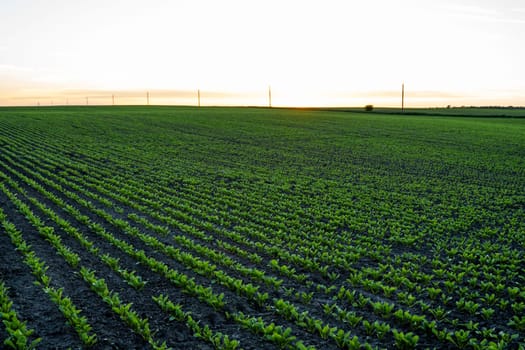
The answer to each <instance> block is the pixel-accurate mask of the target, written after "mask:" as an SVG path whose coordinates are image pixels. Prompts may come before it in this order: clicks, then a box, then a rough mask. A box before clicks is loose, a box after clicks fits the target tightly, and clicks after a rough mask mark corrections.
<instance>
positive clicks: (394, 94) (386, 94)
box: [345, 89, 468, 100]
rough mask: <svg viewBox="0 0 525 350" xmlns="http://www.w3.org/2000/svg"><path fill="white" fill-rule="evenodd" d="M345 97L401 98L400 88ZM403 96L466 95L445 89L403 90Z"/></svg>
mask: <svg viewBox="0 0 525 350" xmlns="http://www.w3.org/2000/svg"><path fill="white" fill-rule="evenodd" d="M345 96H347V97H358V98H361V97H369V98H401V89H400V90H398V91H394V90H383V91H365V92H354V93H348V94H345ZM405 97H407V98H416V99H427V100H429V99H459V98H465V97H468V96H466V95H465V94H458V93H452V92H446V91H430V90H428V91H410V90H405Z"/></svg>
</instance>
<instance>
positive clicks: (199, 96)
mask: <svg viewBox="0 0 525 350" xmlns="http://www.w3.org/2000/svg"><path fill="white" fill-rule="evenodd" d="M197 102H198V106H199V107H200V106H201V90H200V89H198V90H197Z"/></svg>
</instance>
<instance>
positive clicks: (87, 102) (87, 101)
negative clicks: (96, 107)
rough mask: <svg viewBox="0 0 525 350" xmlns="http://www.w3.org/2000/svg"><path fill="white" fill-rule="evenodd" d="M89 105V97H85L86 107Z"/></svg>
mask: <svg viewBox="0 0 525 350" xmlns="http://www.w3.org/2000/svg"><path fill="white" fill-rule="evenodd" d="M88 105H89V97H87V96H86V106H88Z"/></svg>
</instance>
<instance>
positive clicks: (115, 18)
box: [0, 0, 525, 107]
mask: <svg viewBox="0 0 525 350" xmlns="http://www.w3.org/2000/svg"><path fill="white" fill-rule="evenodd" d="M524 30H525V6H523V5H520V2H519V1H517V0H503V1H500V2H498V3H497V4H496V3H493V2H491V1H488V0H483V1H474V0H461V1H451V0H448V1H444V2H439V3H435V2H430V1H428V0H420V1H417V0H401V1H398V2H395V3H394V2H391V1H387V0H372V1H369V2H353V1H342V0H327V1H314V0H305V1H295V0H289V1H277V0H267V1H250V2H246V1H241V0H226V1H222V2H216V1H206V0H198V1H184V0H181V1H176V2H173V1H167V0H152V1H150V2H148V3H147V6H146V5H144V3H143V2H139V1H137V0H128V1H123V0H106V1H103V0H93V1H90V2H83V1H80V0H70V1H66V0H56V1H53V2H39V1H36V0H4V1H3V2H2V4H0V34H2V35H1V37H0V105H35V104H36V103H38V102H39V103H40V104H42V105H49V104H65V103H69V104H85V102H84V100H85V97H87V96H88V95H90V96H91V100H92V103H93V104H95V103H97V101H98V104H111V103H112V99H111V96H112V95H116V96H117V97H118V98H117V101H119V103H120V104H124V101H126V102H127V103H126V104H145V93H146V91H151V101H150V102H151V104H192V105H194V104H196V101H197V100H196V91H197V89H200V90H201V91H202V95H203V96H202V103H203V105H262V106H264V105H267V104H268V100H267V88H268V85H271V86H272V104H273V105H275V106H360V105H364V104H374V105H377V106H398V105H399V102H400V87H401V83H402V82H405V84H406V88H407V105H408V106H414V107H420V106H446V105H449V104H450V105H456V106H461V105H503V106H507V105H516V106H517V105H521V106H523V105H525V68H524V66H523V64H522V62H523V61H525V48H523V45H522V37H521V35H520V34H521V33H523V32H524ZM83 95H84V96H83ZM141 101H142V102H141Z"/></svg>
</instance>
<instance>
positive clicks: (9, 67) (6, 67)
mask: <svg viewBox="0 0 525 350" xmlns="http://www.w3.org/2000/svg"><path fill="white" fill-rule="evenodd" d="M0 51H1V47H0ZM31 71H32V69H31V68H28V67H22V66H16V65H14V64H0V73H21V72H31Z"/></svg>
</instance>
